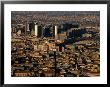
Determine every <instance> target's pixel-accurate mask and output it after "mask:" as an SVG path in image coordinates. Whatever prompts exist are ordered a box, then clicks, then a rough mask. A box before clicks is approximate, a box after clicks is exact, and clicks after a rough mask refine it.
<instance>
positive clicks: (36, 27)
mask: <svg viewBox="0 0 110 87" xmlns="http://www.w3.org/2000/svg"><path fill="white" fill-rule="evenodd" d="M35 36H38V25H37V24H35Z"/></svg>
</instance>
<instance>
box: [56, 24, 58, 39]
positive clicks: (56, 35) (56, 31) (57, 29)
mask: <svg viewBox="0 0 110 87" xmlns="http://www.w3.org/2000/svg"><path fill="white" fill-rule="evenodd" d="M57 32H58V26H55V38H57Z"/></svg>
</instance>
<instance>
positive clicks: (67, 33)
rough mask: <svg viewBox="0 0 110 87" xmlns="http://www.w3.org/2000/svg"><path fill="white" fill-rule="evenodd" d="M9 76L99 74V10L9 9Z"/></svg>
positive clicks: (94, 75)
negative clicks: (10, 10)
mask: <svg viewBox="0 0 110 87" xmlns="http://www.w3.org/2000/svg"><path fill="white" fill-rule="evenodd" d="M11 76H12V77H98V76H100V12H99V11H12V12H11Z"/></svg>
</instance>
